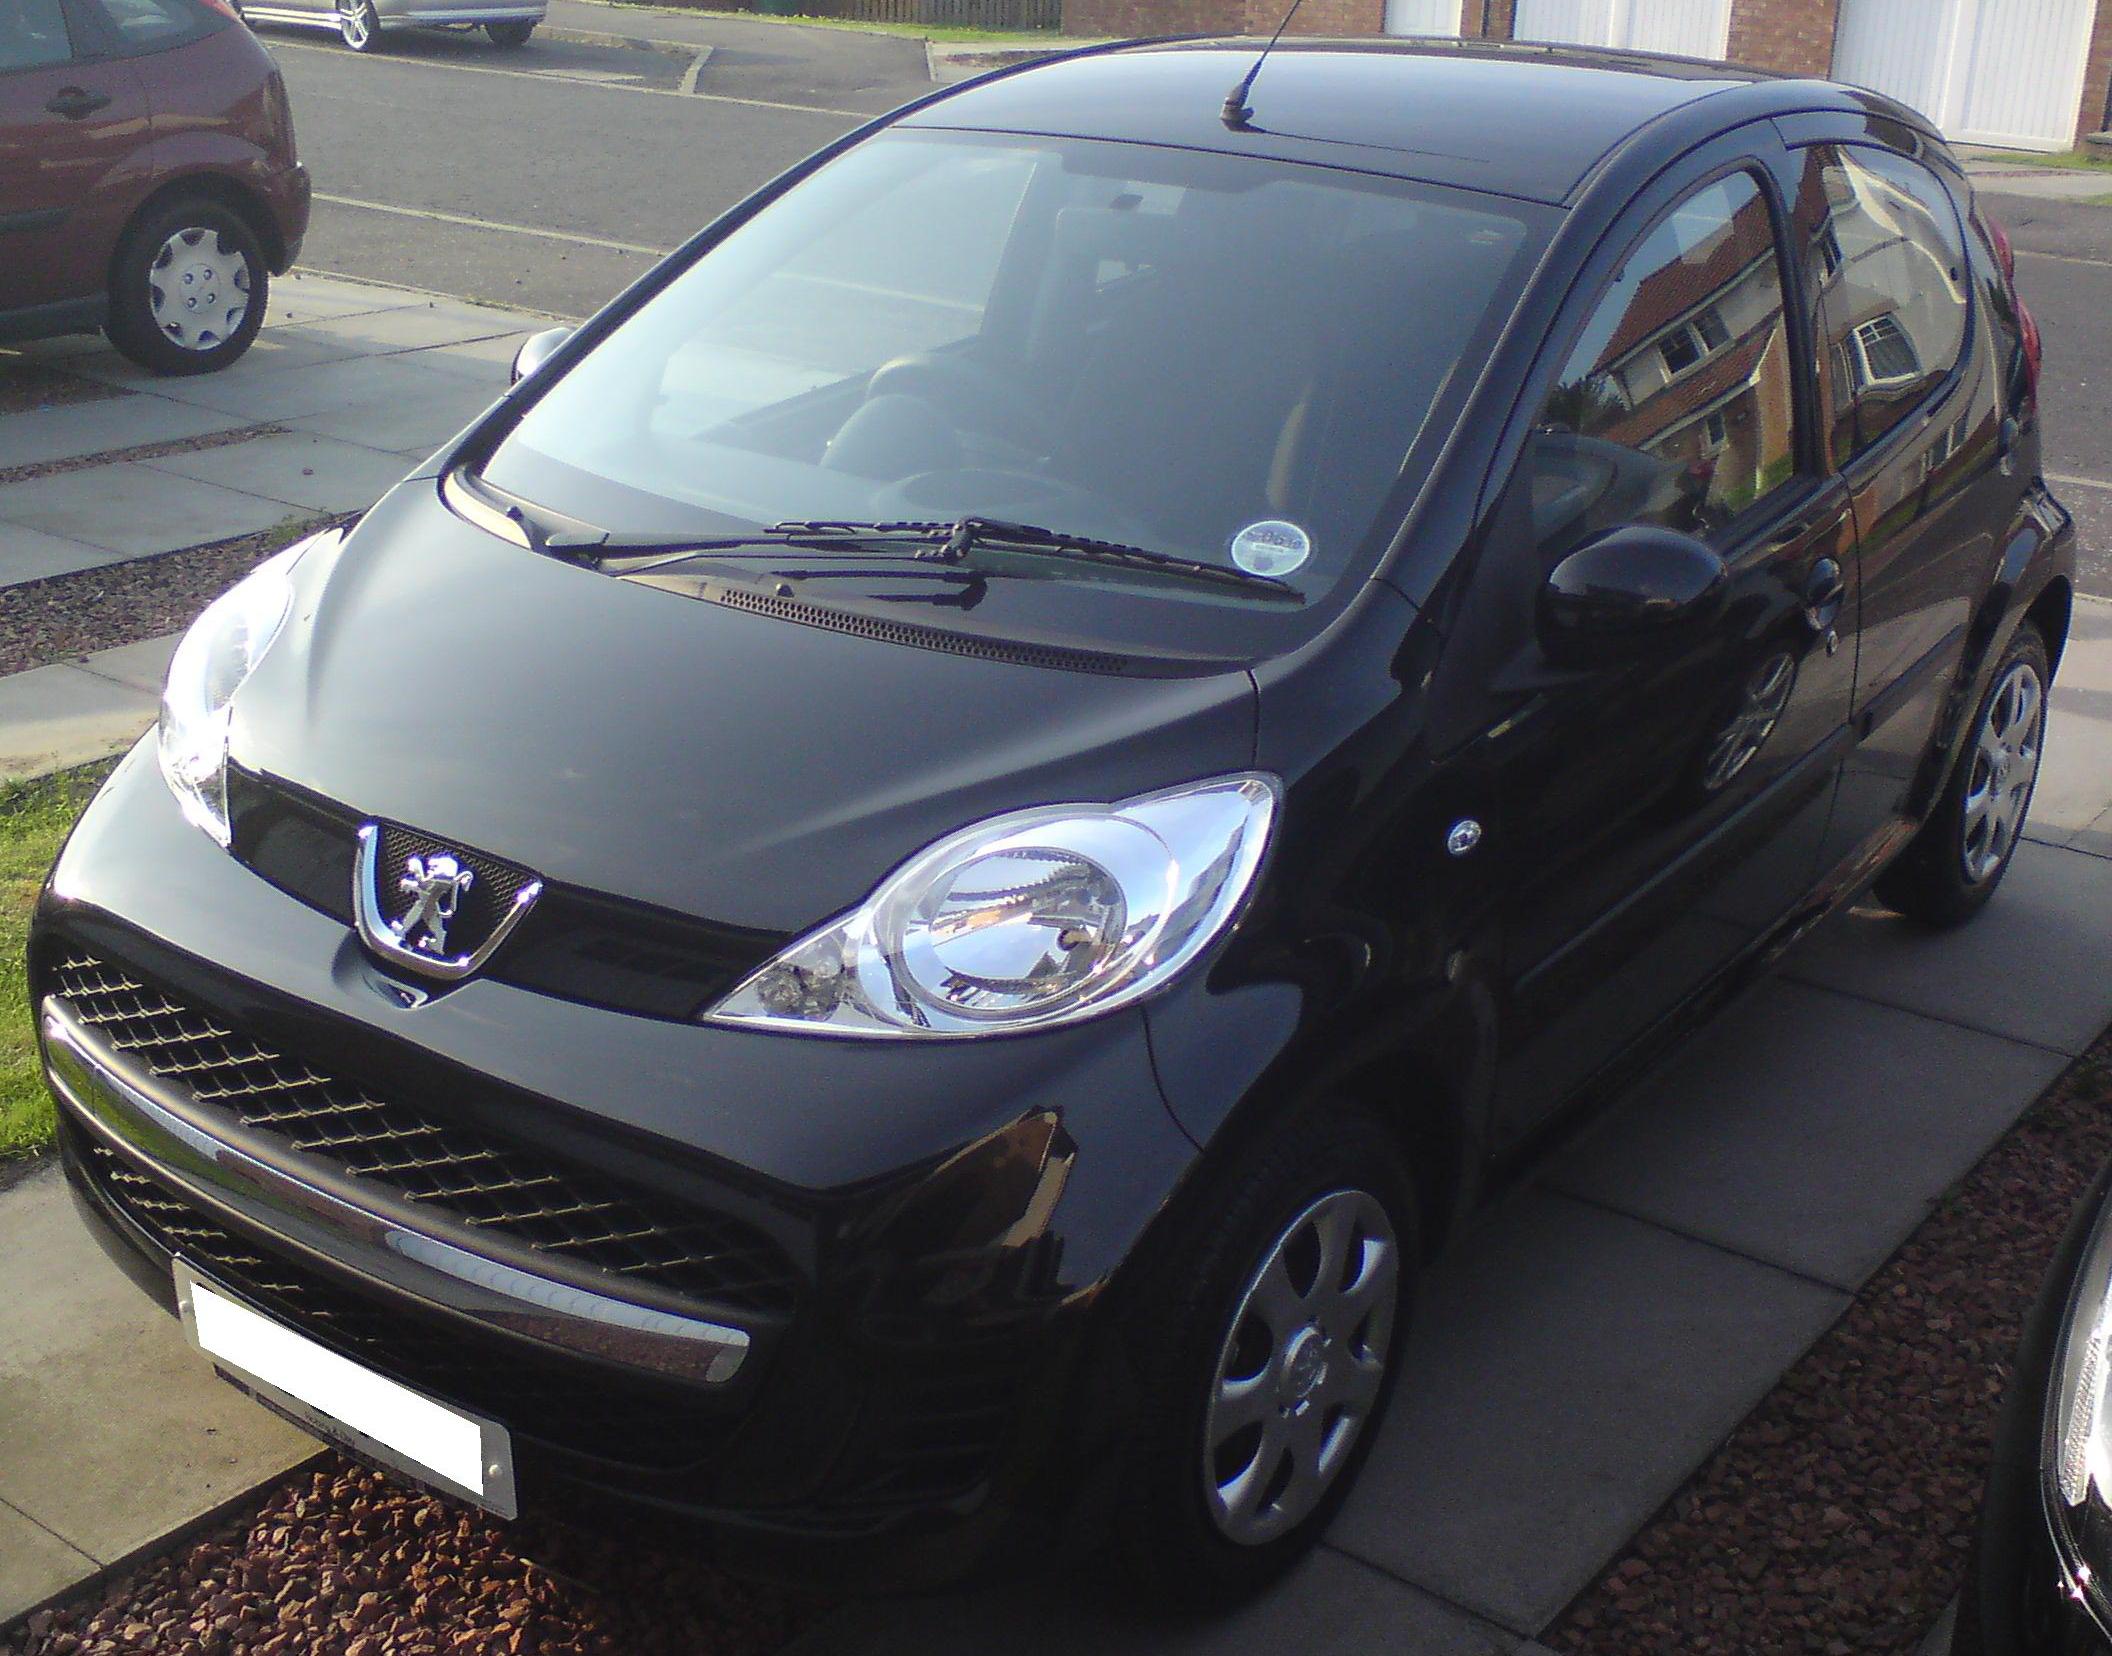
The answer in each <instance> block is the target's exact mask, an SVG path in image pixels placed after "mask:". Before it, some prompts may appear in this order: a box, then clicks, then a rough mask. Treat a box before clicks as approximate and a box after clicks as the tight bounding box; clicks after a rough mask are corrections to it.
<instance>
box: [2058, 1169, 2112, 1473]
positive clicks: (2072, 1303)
mask: <svg viewBox="0 0 2112 1656" xmlns="http://www.w3.org/2000/svg"><path fill="white" fill-rule="evenodd" d="M2108 1342H2112V1202H2107V1203H2106V1204H2105V1207H2104V1209H2103V1211H2102V1212H2101V1213H2100V1215H2099V1217H2098V1219H2097V1222H2096V1227H2095V1229H2094V1230H2093V1232H2092V1234H2091V1237H2090V1244H2089V1247H2088V1249H2087V1250H2086V1251H2085V1253H2084V1255H2083V1266H2082V1270H2081V1271H2080V1272H2079V1273H2078V1275H2077V1277H2076V1281H2075V1289H2074V1293H2073V1296H2072V1297H2071V1299H2070V1300H2069V1302H2068V1319H2067V1323H2066V1326H2065V1328H2064V1330H2063V1333H2062V1336H2061V1351H2060V1356H2059V1358H2058V1360H2057V1361H2056V1363H2055V1365H2054V1377H2053V1385H2054V1393H2053V1399H2052V1402H2053V1433H2052V1441H2051V1444H2050V1445H2049V1447H2050V1449H2051V1450H2052V1454H2053V1468H2052V1471H2053V1481H2054V1487H2055V1488H2056V1489H2058V1490H2059V1491H2060V1496H2061V1499H2062V1500H2063V1501H2065V1502H2067V1504H2068V1505H2069V1506H2071V1507H2079V1506H2081V1505H2082V1504H2083V1503H2084V1502H2085V1501H2086V1500H2088V1499H2089V1498H2090V1494H2091V1492H2092V1491H2093V1490H2095V1491H2096V1494H2097V1499H2098V1501H2099V1503H2100V1504H2101V1505H2102V1504H2107V1503H2112V1396H2108V1395H2107V1393H2108V1390H2112V1362H2108V1358H2112V1351H2108Z"/></svg>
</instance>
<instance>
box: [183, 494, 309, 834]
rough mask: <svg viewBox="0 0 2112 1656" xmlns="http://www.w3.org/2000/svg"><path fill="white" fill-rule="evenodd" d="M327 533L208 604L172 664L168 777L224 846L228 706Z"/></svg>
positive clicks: (189, 812)
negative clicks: (302, 565)
mask: <svg viewBox="0 0 2112 1656" xmlns="http://www.w3.org/2000/svg"><path fill="white" fill-rule="evenodd" d="M336 533H338V531H336V530H325V531H324V535H329V534H336ZM323 538H324V536H323V535H312V536H310V537H309V538H308V539H307V540H304V541H301V542H299V543H297V544H295V545H293V546H289V547H288V548H287V549H286V550H285V551H283V552H280V553H278V554H276V555H275V556H273V557H270V558H267V559H266V560H265V561H264V562H263V563H260V564H258V565H257V567H256V568H255V569H253V570H251V571H250V572H249V573H248V574H247V575H245V576H243V578H242V579H241V580H240V581H237V582H236V583H235V584H234V585H233V586H232V587H230V588H228V590H227V591H225V592H223V593H222V594H221V595H220V596H219V597H217V598H215V599H214V600H213V601H212V602H211V603H210V604H208V605H206V607H205V611H204V613H203V614H201V615H200V616H199V617H198V619H197V620H196V621H193V622H192V623H191V630H190V631H189V632H187V633H185V634H184V635H183V639H182V641H181V642H180V643H178V644H177V646H176V654H175V655H174V656H173V657H172V658H171V659H170V661H169V678H168V683H167V685H166V686H165V687H164V688H163V690H162V693H161V730H160V740H159V751H160V754H161V774H162V775H163V776H164V777H165V778H167V780H168V784H169V791H170V792H172V793H173V794H175V796H176V800H177V803H178V804H179V805H181V806H182V807H183V814H184V816H185V817H187V818H188V819H189V820H190V821H191V822H193V823H195V824H196V825H197V826H198V827H200V828H202V829H204V830H205V831H206V832H207V833H208V834H210V835H212V836H213V838H214V839H216V840H218V841H219V842H220V843H221V844H222V845H225V844H226V843H227V840H228V826H227V728H228V719H229V712H228V709H229V707H230V705H231V704H232V703H233V701H234V699H235V692H236V691H237V690H239V689H241V688H242V681H243V680H245V679H246V678H248V677H249V675H250V674H251V673H253V672H255V671H256V666H257V663H258V662H259V661H261V660H263V659H264V652H265V651H266V650H268V649H270V648H271V641H272V640H273V639H274V638H276V637H278V635H279V629H280V628H281V627H282V626H284V625H285V623H286V612H287V611H288V610H289V609H290V608H292V606H293V582H292V580H291V578H290V571H291V570H292V568H293V566H294V563H295V562H296V560H298V559H299V558H300V556H301V554H302V553H304V552H306V551H307V550H308V549H309V548H310V547H311V546H313V545H315V543H316V542H317V541H319V540H321V539H323Z"/></svg>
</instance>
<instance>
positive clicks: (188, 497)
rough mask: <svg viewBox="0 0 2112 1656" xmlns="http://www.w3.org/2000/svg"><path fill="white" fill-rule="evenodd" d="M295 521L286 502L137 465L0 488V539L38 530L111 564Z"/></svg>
mask: <svg viewBox="0 0 2112 1656" xmlns="http://www.w3.org/2000/svg"><path fill="white" fill-rule="evenodd" d="M293 515H294V513H293V509H292V508H291V507H289V506H288V505H287V504H286V502H284V501H283V500H266V499H263V498H262V497H260V496H258V495H254V494H246V493H244V492H242V491H241V490H239V489H227V488H222V487H220V486H219V485H218V484H214V483H201V482H199V481H197V480H196V479H195V478H189V477H180V476H177V475H176V474H175V473H173V472H169V471H161V470H156V469H155V468H153V467H151V466H146V465H142V464H140V463H139V462H137V461H126V462H121V463H119V464H117V465H111V466H93V467H89V468H87V469H85V470H82V471H67V472H57V473H54V474H53V475H51V476H49V477H33V478H31V479H29V480H28V481H27V482H23V483H10V484H8V485H7V486H6V487H5V488H4V489H0V540H4V538H5V537H6V535H7V533H8V531H9V530H10V529H18V528H19V529H30V530H37V531H41V532H42V533H44V534H47V535H58V536H61V537H63V538H64V539H67V540H71V541H78V542H81V543H82V544H84V545H88V546H99V547H101V548H103V550H104V551H105V552H106V553H108V554H109V557H110V559H112V560H115V559H120V558H136V557H142V556H145V555H147V554H149V553H154V552H167V551H169V550H170V549H172V548H174V547H179V546H200V545H203V544H204V543H205V542H207V541H213V540H225V539H226V538H228V537H229V536H231V535H246V534H249V533H251V532H252V531H253V530H257V529H269V528H270V527H271V526H272V525H273V524H275V523H283V522H284V521H285V520H286V519H287V518H289V517H291V516H293Z"/></svg>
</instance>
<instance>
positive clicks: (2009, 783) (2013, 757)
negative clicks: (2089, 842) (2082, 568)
mask: <svg viewBox="0 0 2112 1656" xmlns="http://www.w3.org/2000/svg"><path fill="white" fill-rule="evenodd" d="M2052 680H2053V669H2052V667H2051V666H2050V665H2049V656H2048V652H2047V649H2046V640H2045V639H2044V637H2042V636H2041V635H2040V633H2039V630H2038V628H2037V627H2035V626H2033V625H2032V624H2031V623H2030V622H2028V621H2027V622H2025V623H2024V624H2023V625H2022V626H2020V627H2019V628H2017V631H2016V635H2015V636H2014V637H2012V638H2011V639H2010V641H2009V646H2008V648H2007V649H2005V650H2004V651H2003V652H2002V657H2001V659H2000V660H1999V661H1998V662H1997V663H1996V664H1995V671H1994V674H1993V676H1992V677H1991V678H1990V679H1989V681H1988V686H1987V693H1986V694H1985V695H1984V696H1982V697H1981V699H1980V705H1979V707H1978V708H1977V709H1976V710H1975V711H1974V714H1973V724H1972V733H1971V735H1970V736H1969V737H1968V738H1967V740H1966V746H1965V751H1964V752H1963V753H1961V754H1960V755H1959V756H1958V763H1957V766H1956V768H1955V770H1954V772H1953V774H1952V776H1951V780H1950V783H1949V784H1948V786H1946V787H1945V789H1944V791H1943V797H1942V798H1941V799H1940V800H1938V801H1937V804H1936V809H1935V810H1934V811H1933V812H1932V813H1930V816H1929V820H1928V821H1927V822H1925V823H1924V824H1922V828H1921V832H1920V833H1919V834H1917V835H1916V836H1915V837H1914V840H1913V842H1912V843H1911V844H1910V845H1908V847H1907V849H1906V850H1905V851H1903V852H1902V853H1900V856H1899V860H1898V861H1897V862H1895V863H1893V865H1892V866H1891V867H1890V868H1888V869H1886V870H1885V872H1884V873H1883V874H1881V875H1879V876H1878V879H1877V895H1878V896H1879V898H1881V899H1882V900H1883V901H1884V902H1886V903H1888V904H1889V905H1890V906H1891V907H1893V908H1895V909H1897V910H1898V911H1899V912H1900V913H1901V914H1904V915H1906V916H1907V917H1908V918H1909V919H1911V920H1919V921H1921V922H1922V923H1923V924H1924V925H1930V926H1955V925H1957V924H1959V923H1960V922H1961V921H1964V920H1968V919H1970V918H1971V917H1972V916H1973V915H1975V914H1977V913H1978V912H1979V911H1980V909H1981V907H1982V906H1983V905H1984V904H1985V903H1986V902H1987V900H1988V899H1989V898H1990V897H1992V896H1993V895H1994V894H1995V887H1996V886H1998V885H2000V884H2001V883H2002V876H2003V875H2004V874H2006V873H2008V872H2009V864H2010V860H2011V859H2012V858H2013V857H2015V855H2016V854H2017V842H2018V841H2019V840H2020V839H2021V838H2022V837H2023V834H2024V818H2025V814H2026V813H2027V812H2028V811H2029V810H2030V809H2031V796H2032V790H2033V789H2034V788H2035V787H2036V786H2037V784H2038V779H2039V758H2040V755H2041V754H2042V753H2043V752H2044V750H2045V745H2046V691H2047V687H2048V685H2050V684H2051V683H2052Z"/></svg>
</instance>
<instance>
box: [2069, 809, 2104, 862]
mask: <svg viewBox="0 0 2112 1656" xmlns="http://www.w3.org/2000/svg"><path fill="white" fill-rule="evenodd" d="M2068 849H2069V850H2071V851H2087V852H2089V853H2090V855H2091V856H2093V857H2112V811H2107V812H2106V813H2105V814H2104V815H2103V816H2101V817H2099V818H2098V819H2097V820H2096V821H2095V822H2093V823H2091V824H2090V826H2089V827H2087V828H2082V829H2078V830H2077V831H2076V832H2075V833H2073V834H2071V835H2069V836H2068Z"/></svg>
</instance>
